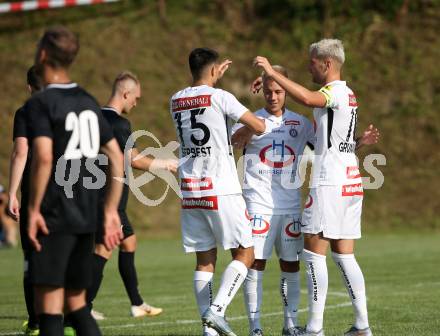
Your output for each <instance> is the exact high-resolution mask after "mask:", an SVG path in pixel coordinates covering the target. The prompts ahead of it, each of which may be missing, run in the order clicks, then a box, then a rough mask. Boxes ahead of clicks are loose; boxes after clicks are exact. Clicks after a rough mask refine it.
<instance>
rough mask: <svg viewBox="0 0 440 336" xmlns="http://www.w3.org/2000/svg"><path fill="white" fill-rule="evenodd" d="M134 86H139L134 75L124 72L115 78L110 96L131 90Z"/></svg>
mask: <svg viewBox="0 0 440 336" xmlns="http://www.w3.org/2000/svg"><path fill="white" fill-rule="evenodd" d="M136 85H139V79H138V78H137V77H136V75H135V74H134V73H132V72H130V71H128V70H125V71H123V72H121V73H120V74H119V75H118V76H117V77H116V78H115V81H114V82H113V87H112V96H114V95H115V94H116V92H122V91H124V90H127V89H131V88H133V87H135V86H136Z"/></svg>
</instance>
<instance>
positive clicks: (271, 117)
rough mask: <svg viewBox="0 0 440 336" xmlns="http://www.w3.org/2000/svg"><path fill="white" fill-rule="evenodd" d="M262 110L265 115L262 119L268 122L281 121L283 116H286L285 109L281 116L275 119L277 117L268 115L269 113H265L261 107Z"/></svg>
mask: <svg viewBox="0 0 440 336" xmlns="http://www.w3.org/2000/svg"><path fill="white" fill-rule="evenodd" d="M262 110H263V113H264V114H265V115H264V118H266V119H269V120H270V121H282V120H283V118H284V116H285V115H286V112H287V109H286V108H285V109H284V112H283V114H282V115H281V116H279V117H277V116H274V115H273V114H270V113H269V112H267V110H266V108H265V107H263V108H262Z"/></svg>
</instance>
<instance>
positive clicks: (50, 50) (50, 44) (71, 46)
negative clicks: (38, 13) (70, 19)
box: [39, 26, 79, 68]
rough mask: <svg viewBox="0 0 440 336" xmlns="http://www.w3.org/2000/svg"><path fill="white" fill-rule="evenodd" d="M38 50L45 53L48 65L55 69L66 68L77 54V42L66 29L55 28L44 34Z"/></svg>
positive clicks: (61, 27) (76, 38)
mask: <svg viewBox="0 0 440 336" xmlns="http://www.w3.org/2000/svg"><path fill="white" fill-rule="evenodd" d="M39 48H40V49H44V50H45V51H46V53H47V63H48V64H49V65H51V66H53V67H55V68H67V67H69V66H70V65H71V64H72V63H73V61H74V59H75V57H76V55H77V54H78V51H79V40H78V37H77V36H76V35H75V34H74V33H73V32H71V31H70V30H69V29H67V28H66V27H63V26H57V27H52V28H49V29H47V30H46V31H45V32H44V35H43V37H42V38H41V40H40V43H39Z"/></svg>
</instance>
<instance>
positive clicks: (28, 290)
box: [23, 272, 38, 329]
mask: <svg viewBox="0 0 440 336" xmlns="http://www.w3.org/2000/svg"><path fill="white" fill-rule="evenodd" d="M23 290H24V301H25V302H26V309H27V312H28V316H29V319H28V326H29V328H32V329H35V328H38V318H37V314H36V313H35V305H34V286H33V285H32V284H31V282H30V280H29V276H28V274H27V272H25V273H24V276H23Z"/></svg>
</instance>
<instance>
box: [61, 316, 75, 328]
mask: <svg viewBox="0 0 440 336" xmlns="http://www.w3.org/2000/svg"><path fill="white" fill-rule="evenodd" d="M63 326H64V328H65V327H72V328H73V324H72V321H71V320H70V315H64V320H63Z"/></svg>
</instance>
